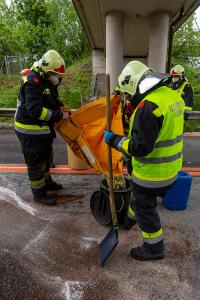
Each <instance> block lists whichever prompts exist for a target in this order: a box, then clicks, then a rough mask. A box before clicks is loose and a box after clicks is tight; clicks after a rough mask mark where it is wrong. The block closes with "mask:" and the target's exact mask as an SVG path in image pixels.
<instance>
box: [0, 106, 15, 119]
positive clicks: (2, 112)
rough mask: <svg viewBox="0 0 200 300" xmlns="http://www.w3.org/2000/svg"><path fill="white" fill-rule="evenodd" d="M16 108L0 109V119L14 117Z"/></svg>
mask: <svg viewBox="0 0 200 300" xmlns="http://www.w3.org/2000/svg"><path fill="white" fill-rule="evenodd" d="M15 112H16V108H0V117H14V115H15Z"/></svg>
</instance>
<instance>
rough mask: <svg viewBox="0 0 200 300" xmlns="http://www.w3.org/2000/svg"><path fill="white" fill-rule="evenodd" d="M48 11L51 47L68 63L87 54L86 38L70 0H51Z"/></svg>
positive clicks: (88, 49)
mask: <svg viewBox="0 0 200 300" xmlns="http://www.w3.org/2000/svg"><path fill="white" fill-rule="evenodd" d="M49 11H50V15H51V18H52V21H53V26H52V27H51V28H50V31H51V34H50V40H49V45H50V46H51V48H56V49H57V50H58V51H59V52H60V53H61V54H62V56H63V57H64V59H65V61H66V63H67V64H68V65H69V64H71V63H73V62H74V61H75V60H77V59H79V58H80V57H82V56H83V55H88V54H89V53H90V47H89V44H88V40H87V38H86V35H85V32H84V30H83V27H82V25H81V23H80V21H79V19H78V16H77V13H76V11H75V9H74V6H73V4H72V2H71V0H51V1H50V2H49Z"/></svg>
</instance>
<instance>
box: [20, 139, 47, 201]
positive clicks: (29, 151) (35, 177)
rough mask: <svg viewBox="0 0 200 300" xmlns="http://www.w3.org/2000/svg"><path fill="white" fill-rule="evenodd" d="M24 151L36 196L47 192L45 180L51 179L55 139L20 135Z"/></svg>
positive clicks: (31, 184)
mask: <svg viewBox="0 0 200 300" xmlns="http://www.w3.org/2000/svg"><path fill="white" fill-rule="evenodd" d="M17 136H18V138H19V140H20V143H21V148H22V152H23V154H24V159H25V162H26V164H27V168H28V176H29V181H30V186H31V189H32V192H33V195H34V196H36V197H37V196H41V195H45V194H46V190H45V181H48V180H50V178H51V176H50V166H51V163H52V143H53V139H37V138H36V137H34V139H31V138H29V137H26V136H25V135H18V134H17Z"/></svg>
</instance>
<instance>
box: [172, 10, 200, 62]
mask: <svg viewBox="0 0 200 300" xmlns="http://www.w3.org/2000/svg"><path fill="white" fill-rule="evenodd" d="M194 21H195V14H193V15H192V16H191V17H190V18H189V19H188V20H187V21H186V22H185V23H184V24H183V25H182V26H181V27H180V28H179V30H178V31H177V32H176V33H175V35H174V45H173V57H174V58H175V59H179V60H181V61H185V62H188V63H190V64H191V65H192V66H195V63H198V61H199V58H200V31H199V30H198V29H196V28H195V27H194Z"/></svg>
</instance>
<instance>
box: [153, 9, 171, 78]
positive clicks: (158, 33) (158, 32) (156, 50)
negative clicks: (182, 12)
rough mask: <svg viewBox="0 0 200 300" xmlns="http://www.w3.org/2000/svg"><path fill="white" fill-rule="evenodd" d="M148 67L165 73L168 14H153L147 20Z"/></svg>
mask: <svg viewBox="0 0 200 300" xmlns="http://www.w3.org/2000/svg"><path fill="white" fill-rule="evenodd" d="M149 29H150V31H149V62H148V65H149V67H151V68H153V69H154V70H155V71H157V72H161V73H164V72H165V71H166V59H167V43H168V31H169V13H168V12H163V11H162V12H155V13H153V14H152V15H151V16H150V18H149Z"/></svg>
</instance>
